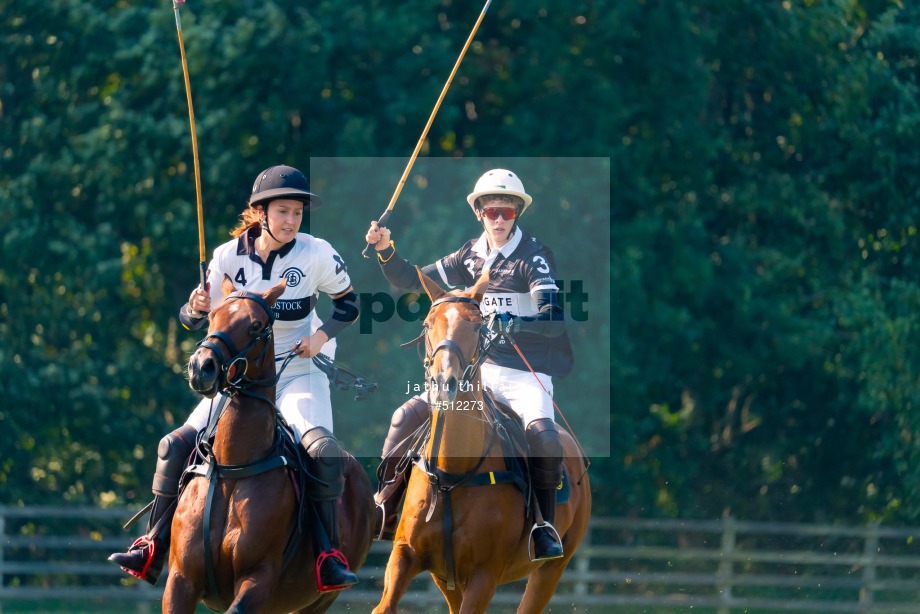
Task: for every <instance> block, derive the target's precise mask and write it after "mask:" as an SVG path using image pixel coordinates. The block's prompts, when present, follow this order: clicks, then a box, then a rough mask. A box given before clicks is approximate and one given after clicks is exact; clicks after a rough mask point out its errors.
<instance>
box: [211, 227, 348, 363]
mask: <svg viewBox="0 0 920 614" xmlns="http://www.w3.org/2000/svg"><path fill="white" fill-rule="evenodd" d="M260 234H261V229H260V228H256V227H250V228H248V229H247V230H246V231H245V232H243V234H241V235H240V236H239V237H238V238H236V239H234V240H232V241H228V242H227V243H224V244H223V245H221V246H220V247H218V248H217V249H215V250H214V257H213V259H212V260H211V263H210V265H209V266H208V282H209V283H210V284H211V292H210V294H211V309H216V308H217V307H218V306H219V305H220V304H221V303H223V301H224V298H225V296H224V293H223V291H222V290H221V282H222V281H223V278H224V275H226V276H227V277H229V278H230V280H231V281H232V282H233V285H234V286H235V287H236V289H237V290H246V291H248V292H258V293H260V294H261V293H263V292H266V291H267V290H269V289H270V288H272V287H273V286H275V285H277V284H278V283H279V282H280V281H281V280H282V279H286V280H287V286H286V287H285V289H284V293H283V294H282V295H281V296H280V297H279V298H278V300H277V301H276V302H275V305H274V307H273V311H274V312H275V323H274V325H273V326H272V330H273V331H274V338H275V359H276V362H278V364H279V366H280V361H281V360H283V359H284V358H285V357H286V356H287V355H288V353H289V352H290V350H291V348H292V347H293V346H294V344H295V343H296V342H297V340H298V339H299V338H301V337H307V336H309V335H311V334H313V333H314V332H316V330H317V329H318V328H319V327H320V326H322V324H323V322H322V320H321V319H320V318H319V317H318V316H316V314H314V313H313V308H314V306H315V305H316V299H317V296H318V293H319V292H324V293H326V294H330V295H333V296H334V295H336V294H341V293H342V292H344V291H345V290H347V289H348V288H349V287H350V286H351V279H350V278H349V277H348V269H347V268H346V266H345V261H344V260H343V259H342V257H341V256H339V254H338V252H336V251H335V249H333V247H332V245H330V244H329V242H327V241H324V240H323V239H319V238H317V237H314V236H312V235H309V234H306V233H303V232H300V233H297V237H296V238H295V239H294V240H293V241H291V242H290V243H286V244H285V245H283V246H282V247H281V248H280V249H278V250H274V251H272V252H271V253H270V254H269V256H268V262H264V263H263V262H262V259H261V258H259V255H258V253H257V252H256V250H255V246H254V242H255V240H256V238H257V237H258V236H259V235H260ZM322 352H323V354H326V355H327V356H329V357H330V358H332V357H334V356H335V339H330V340H329V342H328V343H326V345H324V346H323V349H322ZM315 370H316V367H315V366H314V365H313V361H311V360H305V359H302V358H294V359H293V360H291V362H290V363H289V364H288V366H287V367H286V368H285V371H284V375H285V376H290V375H296V374H298V373H308V372H310V371H315Z"/></svg>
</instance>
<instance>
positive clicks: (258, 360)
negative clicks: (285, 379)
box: [188, 276, 287, 398]
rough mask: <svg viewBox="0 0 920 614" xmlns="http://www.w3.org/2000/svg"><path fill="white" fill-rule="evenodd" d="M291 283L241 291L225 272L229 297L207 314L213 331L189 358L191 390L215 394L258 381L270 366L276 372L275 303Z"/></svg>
mask: <svg viewBox="0 0 920 614" xmlns="http://www.w3.org/2000/svg"><path fill="white" fill-rule="evenodd" d="M286 285H287V281H282V282H281V283H279V284H278V285H276V286H274V287H272V288H271V289H269V290H268V291H267V292H264V293H262V294H259V293H255V292H237V290H236V288H235V287H234V286H233V282H232V281H230V278H229V277H227V276H224V280H223V282H222V283H221V290H222V291H223V293H224V296H226V299H225V300H224V302H223V303H221V305H220V306H219V307H217V308H216V309H214V310H213V311H211V313H209V314H208V320H209V324H208V334H207V336H206V337H205V338H204V339H203V340H201V341H200V342H199V343H198V349H197V350H196V351H195V353H194V354H192V356H191V357H190V358H189V361H188V376H189V377H188V379H189V386H191V388H192V390H194V391H195V392H197V393H199V394H202V395H204V396H206V397H209V398H210V397H214V396H215V395H216V394H217V393H218V392H221V391H223V390H225V389H227V388H234V387H236V388H239V387H241V385H242V384H245V383H257V382H258V380H259V379H260V378H265V377H266V371H267V370H268V369H271V371H272V372H273V371H274V366H275V362H274V349H273V348H274V341H273V340H272V324H273V323H274V321H275V315H274V312H273V311H272V309H271V308H272V307H273V306H274V304H275V301H277V300H278V297H279V296H281V294H282V293H283V292H284V288H285V286H286ZM239 348H242V349H239ZM266 357H267V358H266ZM269 375H273V373H272V374H269Z"/></svg>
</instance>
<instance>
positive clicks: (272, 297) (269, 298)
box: [262, 278, 287, 307]
mask: <svg viewBox="0 0 920 614" xmlns="http://www.w3.org/2000/svg"><path fill="white" fill-rule="evenodd" d="M285 288H287V279H286V278H285V279H282V280H281V282H280V283H279V284H278V285H276V286H273V287H272V288H270V289H269V290H268V292H266V293H265V294H263V295H262V298H264V299H265V302H266V303H268V306H269V307H274V306H275V301H277V300H278V297H279V296H281V295H282V294H283V293H284V289H285Z"/></svg>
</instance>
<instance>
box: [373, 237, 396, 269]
mask: <svg viewBox="0 0 920 614" xmlns="http://www.w3.org/2000/svg"><path fill="white" fill-rule="evenodd" d="M390 247H391V248H392V249H393V251H392V252H391V253H390V257H389V258H387V259H386V260H384V259H383V258H382V257H381V256H380V252H382V251H384V250H380V252H377V257H378V258H380V262H382V263H384V264H386V263H387V262H389V261H390V260H391V259H392V258H393V254H395V253H396V245H394V244H393V241H390Z"/></svg>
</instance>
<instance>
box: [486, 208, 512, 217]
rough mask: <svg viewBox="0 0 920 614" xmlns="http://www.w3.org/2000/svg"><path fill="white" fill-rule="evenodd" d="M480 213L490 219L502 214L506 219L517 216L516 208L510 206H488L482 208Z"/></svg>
mask: <svg viewBox="0 0 920 614" xmlns="http://www.w3.org/2000/svg"><path fill="white" fill-rule="evenodd" d="M482 214H483V215H484V216H486V217H487V218H489V219H490V220H497V219H498V216H502V217H503V218H505V219H506V220H513V219H514V218H516V217H517V209H513V208H510V207H490V208H488V209H483V210H482Z"/></svg>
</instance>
